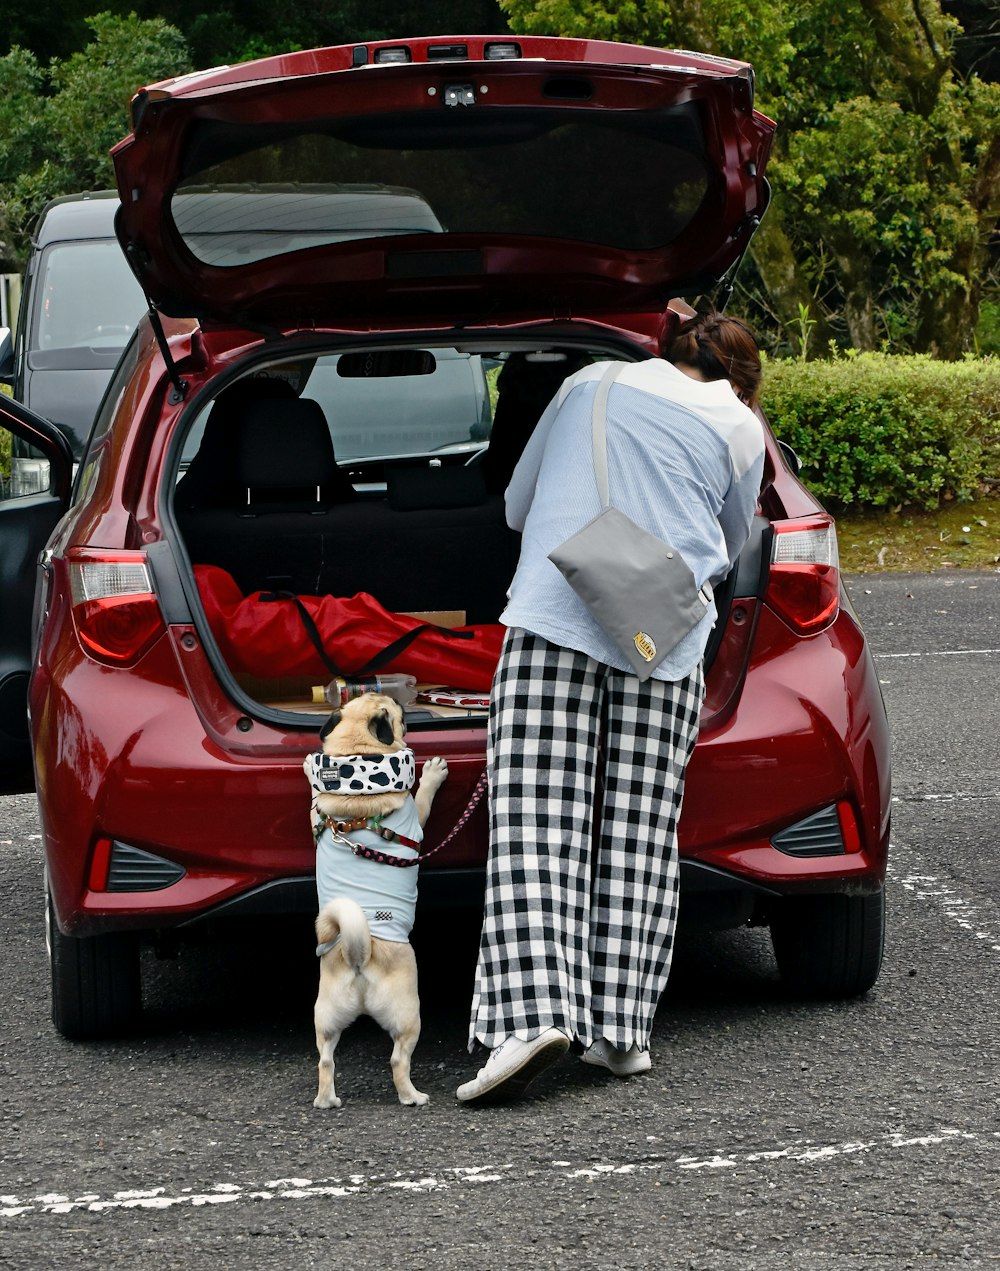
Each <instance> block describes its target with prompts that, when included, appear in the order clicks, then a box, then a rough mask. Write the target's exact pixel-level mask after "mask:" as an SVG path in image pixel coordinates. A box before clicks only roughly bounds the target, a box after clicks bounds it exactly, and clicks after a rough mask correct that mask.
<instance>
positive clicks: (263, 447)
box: [174, 346, 735, 724]
mask: <svg viewBox="0 0 1000 1271" xmlns="http://www.w3.org/2000/svg"><path fill="white" fill-rule="evenodd" d="M609 356H612V357H622V356H623V351H622V349H621V348H617V349H613V350H612V349H607V348H605V349H597V348H588V349H585V348H581V347H568V346H561V347H553V346H541V347H538V348H523V347H520V348H513V349H509V348H505V349H501V350H499V351H498V350H496V349H489V350H482V351H480V350H478V349H476V350H474V351H470V350H468V349H465V348H461V349H460V348H454V347H452V348H433V347H430V346H427V347H424V348H413V347H407V348H385V349H372V350H362V351H360V352H358V351H347V352H340V353H337V352H333V353H319V354H317V353H313V352H310V353H309V354H307V355H300V356H299V357H298V358H297V359H296V360H295V361H285V362H281V363H270V364H268V365H266V366H260V365H257V366H255V367H254V368H253V369H252V370H251V371H250V372H249V374H248V375H247V376H245V377H244V378H242V379H239V380H237V381H235V382H231V383H230V384H229V385H227V387H226V388H224V389H223V390H222V391H221V392H220V393H219V394H218V396H217V397H216V398H215V400H214V401H213V402H212V403H210V404H209V405H208V406H206V407H205V408H203V409H202V410H201V411H200V412H199V413H198V415H197V417H196V418H195V419H194V420H193V421H192V422H191V425H190V427H189V428H188V430H187V434H186V437H185V438H184V441H183V449H182V454H181V459H180V470H179V474H178V479H177V483H176V487H175V492H174V514H175V517H176V522H177V525H178V527H179V529H180V533H181V536H182V539H183V542H184V545H185V548H186V550H187V554H188V557H189V559H190V561H191V563H192V565H193V566H194V569H195V577H196V580H197V582H198V587H199V593H200V596H201V599H202V602H203V604H204V606H205V611H206V616H207V618H208V620H209V625H210V627H211V629H212V632H213V635H214V636H215V638H216V641H217V643H218V646H219V650H220V652H221V654H222V657H223V659H224V660H225V661H226V663H227V665H228V667H229V670H230V672H231V674H232V675H233V676H234V678H235V679H236V681H237V683H238V684H239V685H240V687H241V688H242V689H243V690H244V691H245V692H246V693H247V694H248V696H250V697H251V698H253V699H255V700H257V701H259V702H261V703H263V704H265V705H267V706H269V707H272V708H274V709H278V710H287V711H292V712H306V713H320V712H323V711H326V712H328V711H329V709H330V706H329V705H328V704H327V703H326V702H323V701H320V702H315V703H314V702H313V689H314V688H316V687H319V686H321V685H324V684H327V683H328V682H330V681H331V679H332V678H333V677H334V675H335V674H337V673H339V674H342V675H344V676H346V678H351V675H350V673H351V672H355V673H356V672H358V671H359V670H367V671H374V670H375V667H376V665H377V664H378V661H379V657H380V655H382V654H383V650H385V649H386V648H387V647H388V646H390V645H392V644H393V642H394V641H395V640H396V639H397V638H400V637H402V638H403V639H404V640H405V639H406V638H407V636H406V632H407V631H408V630H409V629H411V628H414V627H415V626H421V627H422V628H423V630H422V631H421V632H420V634H418V635H417V636H416V637H413V638H412V643H410V644H409V645H408V647H407V648H406V649H405V650H403V651H402V652H400V653H399V654H398V656H396V657H395V658H392V659H391V660H390V666H389V669H391V670H396V671H404V672H408V673H410V674H413V675H414V676H415V678H416V680H417V682H418V690H422V691H421V693H420V696H419V697H418V698H417V701H416V702H415V703H414V704H413V705H412V706H411V707H410V709H409V711H408V723H416V724H418V723H419V722H420V719H421V717H424V718H426V719H429V720H430V719H433V720H440V719H442V718H449V717H457V718H461V719H465V720H468V718H469V717H470V716H476V715H483V716H484V715H485V710H486V708H485V703H486V700H487V697H488V690H489V683H490V679H491V677H492V671H493V667H494V666H495V661H496V656H497V655H498V652H499V644H500V640H501V638H502V633H503V628H502V627H500V626H499V624H498V621H497V619H498V617H499V615H500V613H501V611H502V610H503V608H504V605H505V602H506V593H507V588H508V586H509V583H510V580H511V577H512V575H513V572H514V568H515V566H516V564H517V559H518V553H519V550H520V536H519V535H518V534H516V533H515V532H514V531H512V530H510V529H509V528H508V527H507V525H506V521H505V516H504V501H503V492H504V490H505V488H506V486H507V483H508V481H509V478H510V475H511V473H512V471H513V468H514V465H515V464H516V462H517V460H518V458H519V456H520V454H521V451H522V450H523V448H524V446H525V444H526V442H527V440H528V438H529V437H530V435H531V432H532V430H533V428H534V426H535V424H536V423H537V422H538V419H539V417H540V416H541V414H542V412H543V410H544V409H545V407H546V405H547V404H548V402H549V401H550V400H551V398H552V396H553V394H554V393H555V392H556V390H557V389H558V387H559V385H560V384H561V383H562V381H563V379H564V378H565V377H566V376H567V375H570V374H572V373H573V372H574V371H576V370H577V369H579V368H580V367H581V366H584V365H586V364H588V363H589V362H591V361H595V360H600V359H602V358H607V357H609ZM734 572H735V571H734ZM720 590H721V591H723V592H724V588H722V589H720ZM725 600H726V597H725V595H724V594H723V595H720V596H719V601H720V612H725ZM713 644H714V642H713ZM713 652H714V649H713V647H711V646H710V649H709V657H711V655H712V653H713ZM442 690H448V692H444V691H442ZM452 694H453V695H454V696H452Z"/></svg>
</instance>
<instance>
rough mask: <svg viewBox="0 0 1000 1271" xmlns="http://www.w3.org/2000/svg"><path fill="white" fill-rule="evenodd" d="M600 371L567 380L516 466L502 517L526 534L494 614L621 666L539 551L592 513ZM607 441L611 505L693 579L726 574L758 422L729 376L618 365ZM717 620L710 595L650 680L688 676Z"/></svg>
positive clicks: (756, 449)
mask: <svg viewBox="0 0 1000 1271" xmlns="http://www.w3.org/2000/svg"><path fill="white" fill-rule="evenodd" d="M606 368H607V363H606V362H599V363H595V364H594V365H592V366H588V367H585V368H584V369H583V370H582V371H578V372H577V373H576V374H575V375H571V376H570V377H569V378H568V379H567V380H566V382H565V383H564V384H563V386H562V387H561V389H560V390H559V392H558V393H557V394H556V396H555V397H554V398H553V400H552V401H551V402H550V403H549V405H548V407H547V408H546V410H545V413H544V414H543V415H542V417H541V419H540V420H539V422H538V425H537V427H536V428H535V431H534V432H533V433H532V435H531V438H530V440H529V441H528V444H527V446H526V447H525V449H524V453H523V454H522V456H521V459H520V461H519V462H518V465H517V467H516V468H515V469H514V474H513V476H512V477H511V481H510V485H509V486H508V487H507V493H506V507H507V524H508V525H509V526H510V527H511V528H512V529H515V530H520V531H521V532H522V535H523V537H522V543H521V558H520V561H519V562H518V566H517V570H516V572H515V574H514V579H513V582H512V583H511V586H510V592H509V596H508V604H507V607H506V609H505V610H504V611H503V613H502V614H501V615H500V621H501V622H503V623H505V624H506V625H507V626H508V627H520V628H522V629H523V630H525V631H531V632H534V634H536V635H540V636H542V637H543V638H544V639H546V640H551V641H552V642H553V643H554V644H559V645H562V646H563V647H564V648H568V649H576V650H578V651H579V652H581V653H586V654H588V655H589V656H590V657H592V658H596V659H597V660H598V661H599V662H603V663H605V664H606V665H607V666H611V667H614V668H616V669H617V670H620V671H630V670H631V668H630V667H629V664H628V662H627V661H626V660H625V658H624V657H623V655H622V654H621V652H620V651H619V650H618V649H617V648H616V646H615V644H614V643H613V641H612V640H611V638H610V636H608V635H607V633H606V632H605V631H604V629H603V628H602V627H601V626H600V625H599V624H598V623H597V622H596V620H595V619H594V618H592V617H591V615H590V611H589V610H588V609H587V607H586V605H585V604H584V603H583V601H582V600H581V599H580V598H579V597H578V596H577V594H576V592H575V591H574V590H573V589H572V587H570V585H569V583H567V582H566V580H565V578H563V576H562V574H561V573H560V572H559V570H558V569H557V568H556V566H555V565H553V564H552V562H551V561H550V560H549V559H548V556H549V552H551V551H552V549H553V548H555V547H558V545H559V544H560V543H562V542H564V541H565V540H566V539H567V538H569V537H570V535H572V534H575V533H576V532H577V530H579V529H582V527H583V526H584V525H586V524H587V522H588V521H591V520H593V518H594V517H595V516H597V515H598V513H599V512H600V511H601V501H600V496H599V494H598V492H597V482H596V478H595V476H594V465H593V455H592V445H591V411H592V406H593V401H594V395H595V393H596V391H597V385H598V382H599V381H600V379H601V377H602V375H603V374H604V371H605V370H606ZM607 438H608V441H607V445H608V485H609V492H610V498H611V504H612V506H613V507H616V508H618V509H620V510H621V511H622V512H624V513H625V514H626V515H627V516H629V517H631V518H632V520H633V521H635V523H636V524H637V525H640V526H642V528H643V529H645V530H647V531H648V532H649V533H650V534H655V535H657V536H658V537H659V538H663V539H666V540H667V541H669V542H670V543H671V544H672V545H673V546H674V547H675V548H677V550H678V551H679V552H680V553H681V554H682V555H683V557H684V559H685V560H686V561H687V563H688V565H689V567H690V568H691V570H692V572H693V573H694V576H695V582H696V583H697V585H698V586H699V587H700V586H701V585H702V584H703V583H705V582H706V581H713V582H718V581H720V580H721V579H722V578H724V577H725V576H726V574H727V573H728V572H729V570H730V568H731V567H732V565H733V564H734V562H735V561H736V558H737V556H738V555H739V553H740V551H741V549H742V548H743V546H744V544H745V543H746V541H747V537H748V535H749V532H750V524H751V521H752V518H753V514H754V511H755V509H756V506H757V498H758V495H759V492H760V482H761V476H762V473H763V467H764V430H763V427H762V425H761V423H760V420H759V419H758V418H757V416H756V415H755V414H754V413H753V411H752V410H750V409H749V408H748V407H747V406H745V405H744V404H743V403H742V402H741V401H740V399H739V398H738V397H737V396H736V394H735V393H734V392H733V389H732V387H731V385H730V384H729V381H728V380H714V381H712V382H709V383H705V382H703V381H701V380H696V379H693V378H692V377H691V376H689V375H686V374H685V373H684V372H683V371H680V370H678V369H677V367H675V366H673V365H672V364H671V363H670V362H666V361H663V360H662V359H660V358H653V359H650V360H648V361H645V362H630V363H623V364H622V369H621V371H620V373H619V376H618V378H617V379H616V380H615V381H614V383H613V384H612V385H611V391H610V394H609V396H608V427H607ZM716 616H717V614H716V609H715V605H714V603H713V604H711V605H710V606H709V607H708V610H707V611H706V613H705V617H704V618H703V619H702V620H701V622H699V623H698V625H697V626H696V627H695V628H694V629H693V630H692V631H690V632H689V633H688V634H687V635H686V636H685V637H684V639H683V640H681V642H680V643H679V644H678V645H677V646H676V647H675V648H674V649H673V650H672V651H671V652H670V653H668V654H667V656H666V657H665V658H664V659H663V661H662V662H660V663H659V664H658V665H657V666H656V668H655V670H654V671H653V677H654V678H655V679H659V680H680V679H683V678H684V677H685V676H686V675H689V674H690V673H691V672H692V671H693V670H694V669H695V667H696V666H697V665H698V663H699V662H700V661H701V659H702V657H703V656H704V653H705V646H706V644H707V643H708V637H709V634H710V633H711V630H712V627H713V626H714V625H715V621H716Z"/></svg>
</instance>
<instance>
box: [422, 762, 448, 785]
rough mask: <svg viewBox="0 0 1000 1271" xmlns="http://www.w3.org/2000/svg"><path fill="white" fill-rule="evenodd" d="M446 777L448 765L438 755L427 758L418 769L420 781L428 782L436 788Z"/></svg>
mask: <svg viewBox="0 0 1000 1271" xmlns="http://www.w3.org/2000/svg"><path fill="white" fill-rule="evenodd" d="M447 778H448V765H447V763H446V762H445V761H444V760H443V759H442V758H441V756H440V755H435V756H434V758H433V759H428V760H427V762H426V763H425V764H424V766H423V768H422V769H421V771H420V779H421V781H426V782H428V783H429V784H430V785H431V786H433V788H434V789H435V790H436V789H437V788H438V787H439V786H441V785H443V784H444V782H445V781H446V780H447Z"/></svg>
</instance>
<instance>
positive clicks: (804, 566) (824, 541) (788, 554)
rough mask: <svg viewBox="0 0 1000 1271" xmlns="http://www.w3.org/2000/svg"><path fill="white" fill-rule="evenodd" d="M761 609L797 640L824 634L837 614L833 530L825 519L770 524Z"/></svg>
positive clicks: (837, 569)
mask: <svg viewBox="0 0 1000 1271" xmlns="http://www.w3.org/2000/svg"><path fill="white" fill-rule="evenodd" d="M772 529H773V530H774V538H773V540H772V545H771V568H770V573H769V576H768V584H767V594H766V597H765V599H766V601H767V604H768V605H769V606H770V607H771V608H772V609H773V610H774V611H775V613H776V614H777V615H778V617H779V618H781V619H783V620H784V621H785V622H786V623H787V624H788V625H789V626H790V627H791V628H792V630H793V631H795V632H796V633H797V634H799V635H816V634H817V633H818V632H820V631H823V630H825V629H826V628H827V627H828V626H829V625H830V623H831V622H833V620H834V619H835V618H836V616H837V614H838V612H839V610H840V561H839V557H838V554H837V530H836V527H835V526H834V523H833V521H832V519H831V518H830V517H828V516H815V517H807V518H804V519H802V520H797V521H775V522H773V524H772Z"/></svg>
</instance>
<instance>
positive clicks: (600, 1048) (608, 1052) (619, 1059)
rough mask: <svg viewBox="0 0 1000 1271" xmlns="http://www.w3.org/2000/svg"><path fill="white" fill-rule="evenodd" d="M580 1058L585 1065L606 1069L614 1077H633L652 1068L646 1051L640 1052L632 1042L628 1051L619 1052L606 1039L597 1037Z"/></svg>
mask: <svg viewBox="0 0 1000 1271" xmlns="http://www.w3.org/2000/svg"><path fill="white" fill-rule="evenodd" d="M581 1058H582V1059H583V1062H584V1063H585V1064H593V1065H594V1067H595V1068H607V1070H608V1072H613V1073H614V1074H615V1076H616V1077H635V1076H637V1075H638V1074H639V1073H640V1072H649V1070H650V1068H652V1066H653V1061H652V1060H651V1059H650V1057H649V1051H648V1050H640V1049H639V1047H638V1046H637V1045H636V1044H635V1043H634V1042H633V1043H632V1045H631V1046H630V1047H629V1048H628V1050H619V1049H618V1048H617V1047H616V1046H613V1045H612V1044H611V1042H609V1041H608V1039H607V1038H606V1037H598V1039H597V1041H596V1042H594V1044H593V1045H592V1046H588V1047H587V1049H586V1050H585V1051H584V1052H583V1054H582V1056H581Z"/></svg>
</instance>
